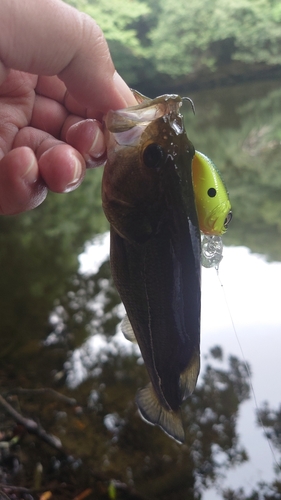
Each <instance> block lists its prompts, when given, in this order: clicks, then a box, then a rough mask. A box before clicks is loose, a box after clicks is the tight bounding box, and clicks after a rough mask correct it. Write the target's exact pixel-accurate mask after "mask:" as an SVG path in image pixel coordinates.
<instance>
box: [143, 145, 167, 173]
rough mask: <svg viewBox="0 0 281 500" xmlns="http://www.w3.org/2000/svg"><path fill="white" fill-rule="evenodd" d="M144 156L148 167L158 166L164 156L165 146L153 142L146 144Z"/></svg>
mask: <svg viewBox="0 0 281 500" xmlns="http://www.w3.org/2000/svg"><path fill="white" fill-rule="evenodd" d="M142 157H143V161H144V164H145V166H146V167H148V168H157V167H158V166H159V163H160V162H161V161H162V159H163V157H164V151H163V148H162V147H161V146H159V144H156V143H154V142H153V143H151V144H149V145H148V146H146V148H145V150H144V152H143V155H142Z"/></svg>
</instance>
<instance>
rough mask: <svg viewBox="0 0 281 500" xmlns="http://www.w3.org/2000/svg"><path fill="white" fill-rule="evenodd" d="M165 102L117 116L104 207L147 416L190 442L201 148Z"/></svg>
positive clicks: (112, 120)
mask: <svg viewBox="0 0 281 500" xmlns="http://www.w3.org/2000/svg"><path fill="white" fill-rule="evenodd" d="M180 106H181V98H180V97H179V96H175V95H165V96H161V97H158V98H156V99H154V100H148V99H145V100H144V101H142V102H141V103H140V104H139V105H138V106H135V107H133V108H128V109H125V110H120V111H117V112H110V113H109V114H108V116H107V119H106V125H107V129H108V130H109V137H108V161H107V163H106V166H105V170H104V177H103V187H102V198H103V208H104V212H105V214H106V216H107V218H108V220H109V222H110V225H111V268H112V274H113V279H114V282H115V285H116V287H117V289H118V292H119V294H120V297H121V299H122V301H123V303H124V306H125V309H126V312H127V316H128V320H126V321H125V323H124V325H123V330H124V333H125V335H126V334H127V336H133V335H134V336H135V337H136V340H137V342H138V344H139V347H140V350H141V353H142V356H143V359H144V362H145V365H146V368H147V371H148V374H149V377H150V381H151V385H149V386H148V387H147V388H145V389H142V390H140V391H139V392H138V395H137V404H138V406H139V410H140V413H141V415H142V416H143V417H144V418H145V419H146V420H147V421H149V422H150V423H152V424H157V425H159V426H160V427H162V428H163V429H164V431H165V432H167V433H168V434H169V435H170V436H172V437H174V438H175V439H176V440H178V441H180V442H182V441H183V440H184V430H183V425H182V420H181V414H180V406H181V404H182V402H183V400H185V399H186V398H187V397H188V396H189V395H190V394H191V393H192V391H193V389H194V387H195V384H196V381H197V377H198V373H199V365H200V361H199V352H200V344H199V342H200V272H201V264H200V231H199V227H198V220H197V213H196V207H195V201H194V193H193V187H192V169H191V164H192V158H193V155H194V148H193V146H192V144H191V142H190V141H189V140H188V138H187V135H186V133H185V129H184V124H183V118H182V116H181V114H180V113H179V108H180Z"/></svg>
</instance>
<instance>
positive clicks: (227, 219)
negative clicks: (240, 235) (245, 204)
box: [223, 210, 232, 229]
mask: <svg viewBox="0 0 281 500" xmlns="http://www.w3.org/2000/svg"><path fill="white" fill-rule="evenodd" d="M231 219H232V212H231V210H230V212H228V214H227V217H226V218H225V219H224V223H223V225H224V227H225V229H227V228H228V224H229V223H230V222H231Z"/></svg>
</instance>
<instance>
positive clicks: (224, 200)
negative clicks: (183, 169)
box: [192, 151, 232, 235]
mask: <svg viewBox="0 0 281 500" xmlns="http://www.w3.org/2000/svg"><path fill="white" fill-rule="evenodd" d="M192 179H193V187H194V194H195V202H196V209H197V214H198V220H199V227H200V230H201V231H202V232H203V233H205V234H209V235H221V234H223V233H225V231H226V230H227V227H228V225H229V223H230V221H231V219H232V211H231V204H230V201H229V197H228V193H227V190H226V187H225V184H224V182H223V180H222V177H221V175H220V173H219V171H218V169H217V168H216V166H215V165H214V163H213V162H212V161H211V160H210V159H209V158H208V157H207V156H205V155H204V154H202V153H200V152H199V151H196V152H195V155H194V157H193V160H192Z"/></svg>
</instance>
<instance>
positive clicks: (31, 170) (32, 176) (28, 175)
mask: <svg viewBox="0 0 281 500" xmlns="http://www.w3.org/2000/svg"><path fill="white" fill-rule="evenodd" d="M29 156H30V162H29V164H28V165H27V167H26V169H25V171H24V172H23V173H22V175H21V178H22V179H23V180H24V181H25V182H27V183H28V184H31V183H32V182H35V181H37V178H38V167H37V160H36V158H35V156H34V154H33V153H31V154H30V155H29Z"/></svg>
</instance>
